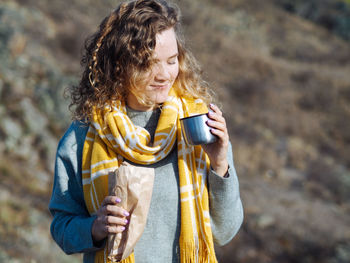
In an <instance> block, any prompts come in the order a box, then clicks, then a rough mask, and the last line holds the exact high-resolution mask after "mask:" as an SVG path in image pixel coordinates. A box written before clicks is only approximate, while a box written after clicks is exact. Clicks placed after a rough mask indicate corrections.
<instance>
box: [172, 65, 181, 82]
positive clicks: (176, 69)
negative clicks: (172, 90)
mask: <svg viewBox="0 0 350 263" xmlns="http://www.w3.org/2000/svg"><path fill="white" fill-rule="evenodd" d="M170 75H171V77H172V79H173V80H175V79H176V78H177V75H179V65H177V66H176V67H174V68H173V69H172V70H171V73H170Z"/></svg>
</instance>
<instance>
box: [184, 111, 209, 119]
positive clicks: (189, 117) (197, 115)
mask: <svg viewBox="0 0 350 263" xmlns="http://www.w3.org/2000/svg"><path fill="white" fill-rule="evenodd" d="M207 114H208V112H207V113H201V114H196V115H192V116H188V117H184V118H180V121H182V120H186V119H191V118H194V117H199V116H202V115H207Z"/></svg>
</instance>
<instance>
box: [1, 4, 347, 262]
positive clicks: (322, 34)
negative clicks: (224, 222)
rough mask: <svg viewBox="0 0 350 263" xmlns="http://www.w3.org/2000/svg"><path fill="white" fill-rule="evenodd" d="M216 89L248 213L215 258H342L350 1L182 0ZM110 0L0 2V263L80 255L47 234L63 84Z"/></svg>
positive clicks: (76, 71) (189, 32)
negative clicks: (67, 250) (69, 252)
mask: <svg viewBox="0 0 350 263" xmlns="http://www.w3.org/2000/svg"><path fill="white" fill-rule="evenodd" d="M176 3H177V4H178V5H179V6H180V8H181V9H182V12H183V18H182V19H183V23H184V34H185V37H186V39H187V44H188V45H189V46H190V48H191V50H192V51H193V53H194V54H195V56H196V57H197V58H198V60H199V61H200V63H201V64H202V67H203V71H204V74H205V78H206V79H207V80H208V81H209V82H210V83H211V85H212V87H213V88H214V89H215V91H216V94H217V95H218V101H219V103H220V104H221V106H222V108H223V110H224V112H225V116H226V119H227V122H228V124H229V130H230V135H231V141H232V144H233V146H234V157H235V163H236V169H237V172H238V176H239V180H240V185H241V188H240V189H241V196H242V200H243V204H244V208H245V221H244V224H243V226H242V229H241V230H240V232H239V234H238V235H237V236H236V238H235V239H234V240H233V241H232V242H231V243H230V244H228V245H226V246H225V247H222V248H218V249H217V253H218V258H219V261H220V262H224V263H226V262H227V263H229V262H241V263H265V262H266V263H270V262H276V263H284V262H291V263H292V262H293V263H294V262H295V263H313V262H317V263H348V262H350V227H349V226H350V204H349V201H350V1H348V0H303V1H301V0H300V1H299V0H294V1H292V0H265V1H260V0H201V1H199V0H196V1H194V0H179V1H176ZM117 4H118V1H112V0H105V1H92V0H70V1H68V0H66V1H58V0H55V1H53V0H51V1H50V0H12V1H11V0H0V61H1V63H0V262H80V261H81V257H80V256H65V255H64V254H63V252H61V251H60V249H59V248H58V247H57V245H56V244H55V243H54V242H53V241H52V239H51V237H50V234H49V224H50V220H51V217H50V214H49V212H48V210H47V205H48V201H49V198H50V194H51V187H52V179H53V166H54V158H55V151H56V146H57V142H58V140H59V138H60V137H61V136H62V135H63V133H64V131H65V129H66V128H67V127H68V125H69V123H70V113H69V111H68V109H67V107H68V103H69V99H67V98H64V96H63V92H64V89H65V88H66V87H67V86H69V85H74V84H77V83H78V81H79V77H80V73H81V68H80V58H81V53H82V52H81V51H82V47H83V44H84V39H85V38H86V37H87V36H89V35H90V34H91V33H93V32H94V31H95V30H96V29H97V26H98V24H99V23H100V21H101V20H102V19H103V18H104V17H105V15H107V14H108V13H109V12H110V11H111V10H112V9H113V8H114V7H116V5H117Z"/></svg>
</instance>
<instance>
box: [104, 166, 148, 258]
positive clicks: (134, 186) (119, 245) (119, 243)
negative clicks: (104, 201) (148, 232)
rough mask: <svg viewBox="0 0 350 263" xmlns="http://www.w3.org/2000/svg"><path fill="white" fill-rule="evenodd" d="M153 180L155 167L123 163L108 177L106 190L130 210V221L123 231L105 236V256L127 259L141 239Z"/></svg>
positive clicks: (120, 204)
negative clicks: (106, 253)
mask: <svg viewBox="0 0 350 263" xmlns="http://www.w3.org/2000/svg"><path fill="white" fill-rule="evenodd" d="M153 182H154V168H148V167H141V166H134V165H131V164H129V163H127V162H123V163H122V164H121V166H120V167H119V168H118V169H117V170H116V171H115V172H112V173H109V177H108V192H109V194H110V195H114V196H118V197H119V198H120V199H121V202H120V203H119V204H118V205H119V206H121V207H123V208H124V209H125V210H127V211H128V212H129V213H130V218H129V224H128V225H126V229H125V230H124V231H123V232H122V233H118V234H110V235H108V242H107V251H108V259H110V260H111V261H112V262H118V261H120V260H123V259H125V258H127V257H128V256H129V255H130V254H131V253H132V252H133V250H134V247H135V245H136V242H137V241H138V240H139V239H140V237H141V235H142V233H143V230H144V228H145V225H146V221H147V214H148V210H149V207H150V203H151V198H152V190H153Z"/></svg>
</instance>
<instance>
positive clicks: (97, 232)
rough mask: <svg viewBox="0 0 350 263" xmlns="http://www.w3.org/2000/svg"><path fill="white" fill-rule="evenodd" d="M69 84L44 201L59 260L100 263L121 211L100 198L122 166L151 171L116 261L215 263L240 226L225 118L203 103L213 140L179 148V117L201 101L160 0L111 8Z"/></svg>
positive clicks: (189, 60)
mask: <svg viewBox="0 0 350 263" xmlns="http://www.w3.org/2000/svg"><path fill="white" fill-rule="evenodd" d="M83 63H84V64H85V71H84V73H83V76H82V79H81V82H80V85H79V86H78V87H73V90H72V105H74V106H76V108H75V112H74V117H75V121H74V122H73V123H72V124H71V126H70V128H69V129H68V130H67V132H66V133H65V135H64V136H63V138H62V139H61V141H60V143H59V145H58V150H57V159H56V167H55V180H54V186H53V193H52V198H51V202H50V211H51V213H52V215H53V217H54V218H53V221H52V224H51V233H52V236H53V238H54V239H55V241H56V242H57V243H58V245H59V246H60V247H61V248H62V249H63V251H65V252H66V253H67V254H71V253H84V262H103V261H106V250H105V245H106V238H107V236H108V235H109V234H116V233H120V232H123V231H126V229H127V225H128V219H129V216H130V214H129V211H126V210H124V209H123V208H122V207H120V206H118V203H120V201H121V200H120V199H119V197H117V196H109V195H108V190H107V188H108V186H107V184H108V181H107V179H106V178H107V175H108V172H110V171H114V170H116V169H117V168H118V167H119V165H120V164H121V162H122V161H127V162H129V163H131V164H135V165H141V166H147V167H152V168H154V171H155V181H154V186H153V192H152V200H151V205H150V209H149V213H148V218H147V223H146V226H145V229H144V232H143V233H142V236H141V238H140V240H139V241H138V242H137V244H136V246H135V249H134V253H133V254H132V255H131V256H130V257H128V258H127V259H126V260H123V262H136V263H141V262H162V263H164V262H217V260H216V257H215V252H214V243H216V244H218V245H223V244H226V243H228V242H229V241H230V240H231V239H232V238H233V236H234V235H235V234H236V233H237V231H238V229H239V227H240V225H241V223H242V219H243V210H242V204H241V201H240V196H239V189H238V180H237V176H236V172H235V169H234V165H233V158H232V150H231V144H230V143H229V136H228V132H227V127H226V123H225V119H224V117H223V116H222V113H221V111H220V110H219V108H218V107H217V106H215V105H213V104H210V111H209V118H210V120H209V121H208V125H209V126H210V127H211V132H212V133H213V134H215V135H217V136H218V141H217V142H215V143H212V144H208V145H202V146H194V147H193V146H189V145H187V144H186V143H185V142H184V140H183V137H182V134H181V128H180V125H179V119H180V118H181V117H186V116H189V115H191V114H196V113H202V112H205V111H208V109H207V107H206V105H207V103H209V102H210V99H211V96H210V94H209V90H208V88H207V87H206V85H205V83H204V82H203V81H202V80H201V78H200V75H199V73H198V72H199V70H198V67H197V64H196V62H195V59H194V58H193V57H192V56H191V54H190V53H189V52H188V51H187V50H186V49H185V47H184V44H183V41H182V40H181V39H180V38H179V13H178V10H177V9H176V8H175V7H173V6H172V5H170V4H169V3H167V2H166V1H161V0H138V1H132V2H127V3H123V4H121V5H120V6H119V7H118V8H117V9H116V10H115V11H113V12H112V13H111V14H110V15H109V16H108V17H106V18H105V19H104V20H103V22H102V23H101V25H100V28H99V30H98V31H97V33H96V34H95V35H93V37H92V38H91V40H90V42H89V43H88V44H87V46H86V53H85V56H84V59H83Z"/></svg>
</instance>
